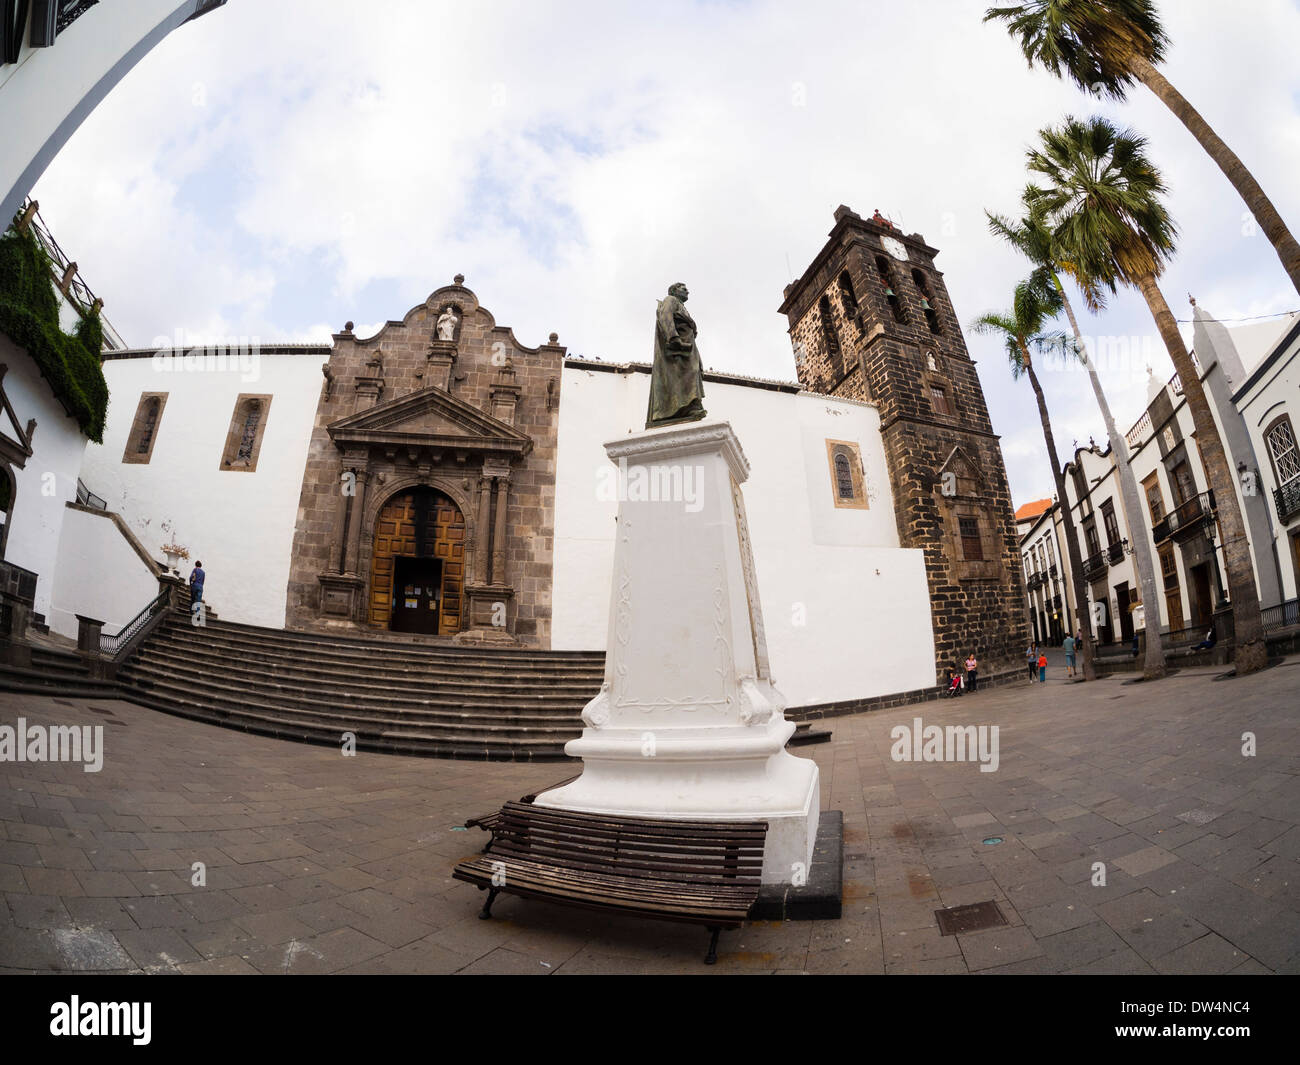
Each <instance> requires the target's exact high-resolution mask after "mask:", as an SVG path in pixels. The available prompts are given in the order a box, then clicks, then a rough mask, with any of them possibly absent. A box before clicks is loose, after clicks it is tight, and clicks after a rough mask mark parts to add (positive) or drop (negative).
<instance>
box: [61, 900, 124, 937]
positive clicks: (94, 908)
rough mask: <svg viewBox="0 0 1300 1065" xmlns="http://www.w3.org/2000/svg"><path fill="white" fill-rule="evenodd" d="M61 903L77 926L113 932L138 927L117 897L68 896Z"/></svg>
mask: <svg viewBox="0 0 1300 1065" xmlns="http://www.w3.org/2000/svg"><path fill="white" fill-rule="evenodd" d="M63 905H64V906H65V907H66V908H67V911H68V915H69V917H70V918H71V920H72V924H73V925H74V926H75V927H77V928H93V929H99V930H101V931H109V932H114V931H117V930H119V929H122V928H137V927H139V926H138V925H137V924H136V923H135V921H134V920H132V918H131V915H130V914H129V913H127V912H126V910H124V909H122V904H121V903H120V902H118V901H117V899H87V898H69V899H64V900H63Z"/></svg>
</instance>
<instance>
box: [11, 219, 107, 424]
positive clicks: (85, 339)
mask: <svg viewBox="0 0 1300 1065" xmlns="http://www.w3.org/2000/svg"><path fill="white" fill-rule="evenodd" d="M0 332H4V333H6V334H7V335H8V336H9V338H10V339H11V340H12V341H13V342H14V343H15V344H17V345H18V346H19V347H20V348H25V349H26V351H27V354H28V355H30V356H31V357H32V360H33V361H34V362H35V363H36V365H37V367H38V368H39V369H40V371H41V374H42V376H44V378H45V379H46V381H48V382H49V385H50V390H51V391H52V392H53V393H54V395H55V397H56V398H57V399H58V400H59V402H60V403H62V404H63V407H64V409H65V410H66V411H67V412H68V413H69V414H71V415H72V416H73V417H74V418H76V419H77V424H78V425H80V426H81V431H82V432H83V433H85V434H86V436H87V437H89V438H90V439H91V440H93V441H94V442H95V443H97V444H98V443H101V442H102V441H103V436H104V418H105V415H106V414H107V412H108V383H107V382H106V381H105V380H104V371H103V369H102V368H101V365H100V357H99V356H100V351H101V350H102V348H103V341H104V329H103V325H102V324H101V323H100V320H99V316H98V315H97V314H88V315H85V316H83V317H82V319H81V321H80V323H78V325H77V329H76V332H75V334H73V335H71V336H70V335H69V334H67V333H65V332H63V330H62V329H61V328H60V327H59V298H58V295H57V293H56V291H55V288H54V285H53V284H52V283H51V281H50V262H49V259H48V258H47V257H46V255H45V252H44V251H43V250H42V248H41V246H40V245H39V244H37V243H36V238H35V237H33V236H32V235H31V234H30V233H17V232H15V231H14V230H13V229H12V228H11V229H10V230H9V231H8V232H6V233H5V234H4V236H3V237H0Z"/></svg>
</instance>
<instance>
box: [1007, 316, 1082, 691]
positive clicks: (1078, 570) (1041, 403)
mask: <svg viewBox="0 0 1300 1065" xmlns="http://www.w3.org/2000/svg"><path fill="white" fill-rule="evenodd" d="M1018 343H1019V344H1020V353H1021V355H1022V356H1023V357H1024V363H1025V372H1026V373H1027V374H1029V383H1030V385H1031V386H1033V389H1034V398H1035V399H1036V400H1038V417H1039V419H1040V420H1041V421H1042V423H1043V439H1044V440H1045V441H1046V442H1047V457H1048V458H1049V459H1050V460H1051V462H1052V480H1053V481H1054V482H1055V483H1056V498H1057V499H1058V500H1060V505H1061V521H1062V523H1064V525H1065V549H1066V551H1067V552H1068V553H1069V556H1070V578H1071V580H1072V581H1073V583H1074V613H1075V621H1076V622H1077V623H1078V625H1079V629H1080V630H1081V631H1082V633H1083V647H1081V648H1080V649H1079V661H1080V663H1081V664H1082V666H1083V679H1084V680H1096V679H1097V666H1096V663H1095V662H1094V661H1093V647H1094V644H1093V640H1092V615H1091V614H1090V613H1089V612H1088V588H1087V585H1086V584H1084V581H1083V558H1082V557H1081V556H1080V554H1079V537H1078V536H1077V535H1076V534H1075V531H1074V514H1073V512H1072V511H1071V510H1070V499H1069V497H1068V496H1067V495H1066V494H1065V474H1064V472H1062V470H1061V460H1060V459H1059V458H1058V457H1057V454H1056V437H1054V436H1053V435H1052V422H1051V419H1050V418H1048V416H1047V400H1046V399H1045V398H1044V396H1043V387H1042V385H1040V384H1039V383H1038V375H1037V374H1036V373H1034V364H1033V362H1032V361H1031V359H1030V357H1029V348H1028V346H1027V345H1026V344H1025V343H1024V341H1018Z"/></svg>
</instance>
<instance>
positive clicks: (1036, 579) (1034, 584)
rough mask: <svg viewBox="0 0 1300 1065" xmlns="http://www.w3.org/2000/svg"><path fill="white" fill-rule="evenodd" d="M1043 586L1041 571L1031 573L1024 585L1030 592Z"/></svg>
mask: <svg viewBox="0 0 1300 1065" xmlns="http://www.w3.org/2000/svg"><path fill="white" fill-rule="evenodd" d="M1042 586H1043V575H1042V574H1041V573H1031V574H1030V575H1029V580H1028V581H1026V582H1025V587H1026V588H1028V589H1029V590H1030V591H1031V592H1033V591H1036V590H1038V589H1039V588H1041V587H1042Z"/></svg>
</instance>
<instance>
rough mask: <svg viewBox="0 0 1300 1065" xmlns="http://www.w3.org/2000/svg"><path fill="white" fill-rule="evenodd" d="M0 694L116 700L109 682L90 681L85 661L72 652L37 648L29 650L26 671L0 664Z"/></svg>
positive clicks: (115, 694) (113, 687) (111, 684)
mask: <svg viewBox="0 0 1300 1065" xmlns="http://www.w3.org/2000/svg"><path fill="white" fill-rule="evenodd" d="M0 692H22V693H25V694H28V695H71V696H77V697H80V698H83V699H116V698H118V690H117V688H116V687H115V686H114V684H113V682H112V681H107V680H95V679H93V678H92V677H91V676H90V670H89V669H88V668H87V666H86V663H85V661H84V660H83V659H82V658H81V656H80V655H78V654H77V653H76V652H75V651H62V650H58V649H55V648H51V647H39V646H34V647H32V665H31V668H30V669H27V668H24V667H19V666H12V665H7V664H0Z"/></svg>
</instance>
